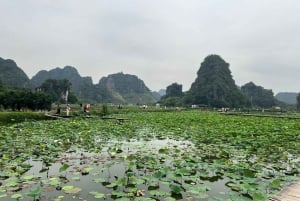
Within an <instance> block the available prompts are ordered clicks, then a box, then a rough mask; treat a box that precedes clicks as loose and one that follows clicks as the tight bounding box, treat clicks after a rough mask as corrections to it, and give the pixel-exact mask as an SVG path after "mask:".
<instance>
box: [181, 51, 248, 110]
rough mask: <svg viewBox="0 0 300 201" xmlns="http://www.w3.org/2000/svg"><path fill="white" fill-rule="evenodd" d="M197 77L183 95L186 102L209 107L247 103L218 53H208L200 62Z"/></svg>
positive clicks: (238, 105) (243, 104) (241, 105)
mask: <svg viewBox="0 0 300 201" xmlns="http://www.w3.org/2000/svg"><path fill="white" fill-rule="evenodd" d="M197 75H198V76H197V78H196V80H195V82H194V83H193V84H192V86H191V88H190V90H189V91H188V92H187V93H186V96H185V97H184V102H185V103H186V104H190V105H192V104H204V105H208V106H210V107H243V106H246V105H247V103H248V100H247V97H246V96H245V95H243V94H242V93H241V91H240V90H239V89H238V87H237V86H236V85H235V82H234V80H233V78H232V75H231V71H230V70H229V64H228V63H226V62H225V61H224V60H223V59H222V58H221V57H220V56H219V55H209V56H207V57H206V58H205V59H204V61H203V62H202V63H201V66H200V69H199V70H198V72H197Z"/></svg>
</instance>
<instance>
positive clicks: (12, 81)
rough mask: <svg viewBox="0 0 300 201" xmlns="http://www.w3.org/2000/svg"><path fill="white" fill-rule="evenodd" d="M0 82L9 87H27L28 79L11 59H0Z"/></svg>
mask: <svg viewBox="0 0 300 201" xmlns="http://www.w3.org/2000/svg"><path fill="white" fill-rule="evenodd" d="M0 80H1V82H2V83H3V84H4V85H6V86H9V87H29V82H30V80H29V78H28V76H27V75H26V74H25V73H24V71H23V70H22V69H21V68H20V67H18V66H17V64H16V62H15V61H14V60H11V59H3V58H1V57H0Z"/></svg>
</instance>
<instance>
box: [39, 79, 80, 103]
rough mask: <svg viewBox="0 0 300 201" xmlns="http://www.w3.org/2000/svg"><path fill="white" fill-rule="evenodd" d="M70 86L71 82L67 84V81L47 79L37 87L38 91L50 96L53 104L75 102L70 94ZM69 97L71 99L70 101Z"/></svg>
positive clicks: (74, 97)
mask: <svg viewBox="0 0 300 201" xmlns="http://www.w3.org/2000/svg"><path fill="white" fill-rule="evenodd" d="M71 86H72V84H71V82H69V81H68V80H67V79H62V80H55V79H48V80H46V81H45V82H44V83H43V84H42V85H41V86H40V87H38V89H40V90H41V91H43V92H46V93H48V94H50V96H51V97H52V101H53V102H59V103H66V102H70V103H75V102H77V98H76V96H75V95H74V94H73V93H71V92H70V91H71ZM69 97H71V98H70V100H69Z"/></svg>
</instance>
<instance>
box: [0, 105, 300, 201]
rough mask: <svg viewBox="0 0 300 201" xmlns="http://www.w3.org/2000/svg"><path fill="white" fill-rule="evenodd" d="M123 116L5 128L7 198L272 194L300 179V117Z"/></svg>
mask: <svg viewBox="0 0 300 201" xmlns="http://www.w3.org/2000/svg"><path fill="white" fill-rule="evenodd" d="M122 117H124V118H128V119H129V120H128V121H125V122H124V123H122V124H119V123H118V122H115V121H113V120H102V119H101V118H74V119H68V120H52V121H32V122H23V123H19V124H14V125H10V126H2V127H0V129H1V135H0V201H1V200H5V201H15V200H22V199H23V200H39V201H42V200H43V201H46V200H54V201H63V200H87V201H96V200H108V201H113V200H118V201H127V200H128V201H130V200H133V201H150V200H153V201H155V200H160V201H172V200H190V201H192V200H210V201H213V200H267V199H268V197H270V196H272V195H273V194H274V193H276V192H278V191H279V190H280V189H282V188H283V187H284V186H286V185H288V184H289V183H291V182H292V181H294V180H296V179H297V177H298V176H299V171H300V165H299V162H300V121H299V120H287V119H275V118H262V117H239V116H225V115H221V114H218V113H212V112H199V111H186V112H141V113H128V114H122Z"/></svg>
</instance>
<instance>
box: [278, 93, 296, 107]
mask: <svg viewBox="0 0 300 201" xmlns="http://www.w3.org/2000/svg"><path fill="white" fill-rule="evenodd" d="M297 96H298V93H294V92H280V93H278V94H276V96H275V98H276V99H277V100H279V101H281V102H284V103H287V104H291V105H296V104H297Z"/></svg>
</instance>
